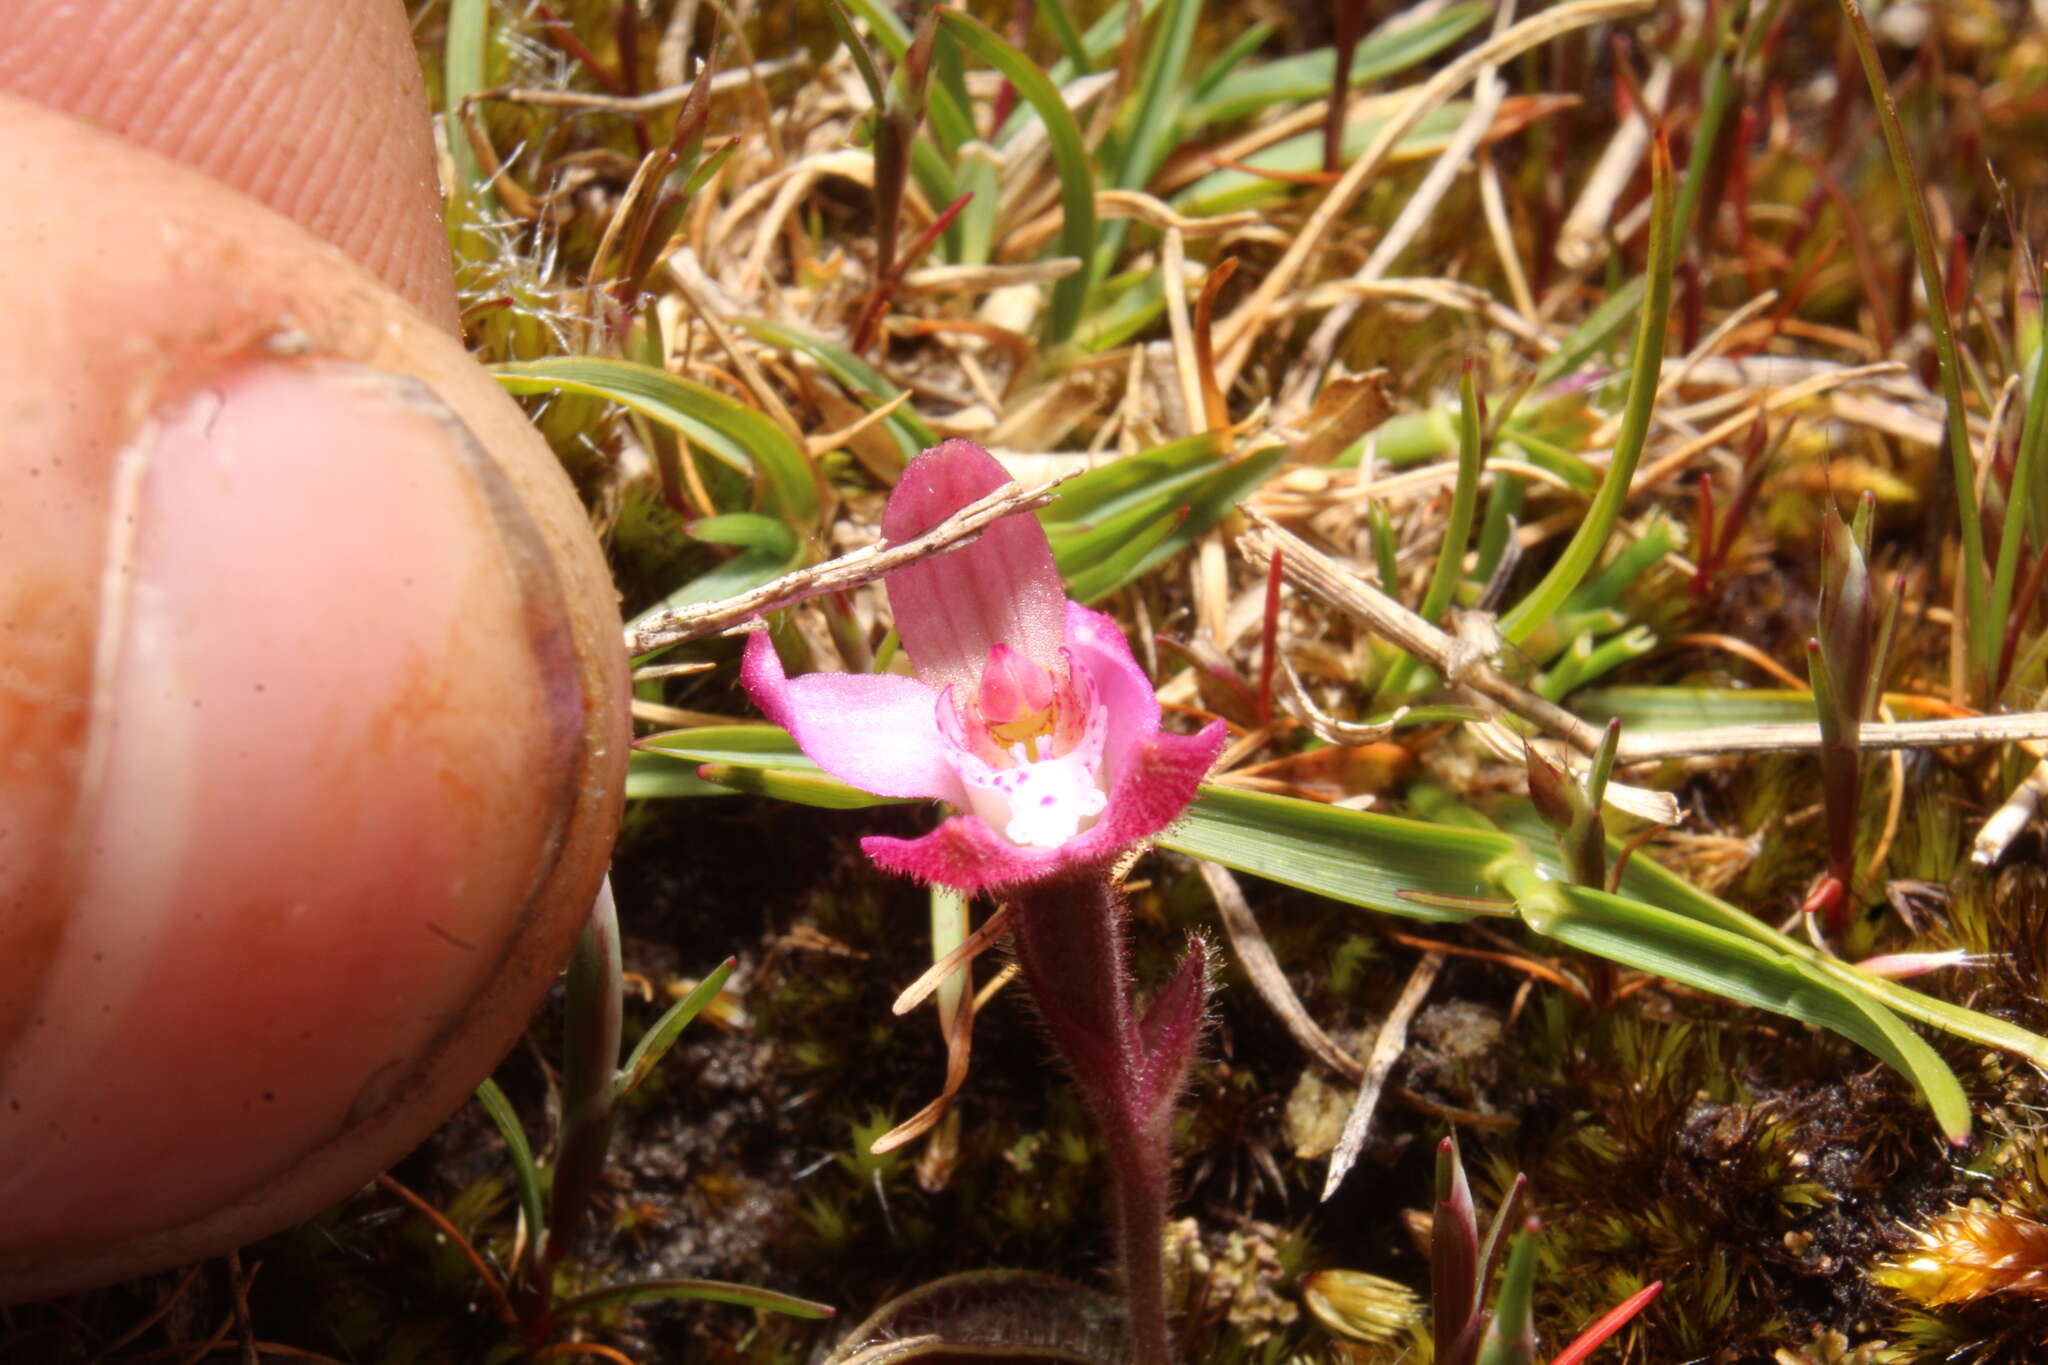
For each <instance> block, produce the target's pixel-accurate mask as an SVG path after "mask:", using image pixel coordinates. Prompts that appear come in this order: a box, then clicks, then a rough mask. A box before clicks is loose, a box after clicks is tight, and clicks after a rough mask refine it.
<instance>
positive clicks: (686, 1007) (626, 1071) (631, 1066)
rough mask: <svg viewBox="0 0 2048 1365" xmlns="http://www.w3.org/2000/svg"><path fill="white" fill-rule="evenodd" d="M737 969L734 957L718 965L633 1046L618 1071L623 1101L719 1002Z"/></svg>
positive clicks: (671, 1006)
mask: <svg viewBox="0 0 2048 1365" xmlns="http://www.w3.org/2000/svg"><path fill="white" fill-rule="evenodd" d="M738 965H739V959H738V958H732V957H729V958H727V959H726V960H725V961H723V962H721V963H719V964H718V966H716V967H715V968H713V969H712V972H711V975H709V976H707V977H705V978H704V979H703V980H702V981H699V982H698V983H697V984H696V986H695V987H694V988H693V989H692V990H691V991H690V993H689V994H688V995H685V996H684V997H683V998H682V999H680V1000H678V1001H676V1002H675V1004H673V1005H670V1006H669V1007H668V1009H667V1010H665V1011H664V1012H663V1013H662V1016H661V1018H659V1019H657V1020H655V1021H654V1023H653V1025H652V1026H650V1027H649V1028H648V1030H647V1032H645V1033H643V1034H641V1035H640V1041H639V1042H637V1043H635V1044H633V1051H632V1053H631V1054H630V1055H629V1056H628V1057H627V1058H626V1062H625V1065H623V1066H621V1067H620V1068H619V1081H618V1093H619V1096H620V1097H621V1098H624V1097H625V1096H627V1095H630V1094H632V1093H633V1092H634V1091H635V1090H637V1089H639V1088H640V1083H641V1082H642V1081H644V1080H646V1079H647V1077H648V1076H649V1075H651V1074H652V1073H653V1071H654V1068H655V1067H657V1066H659V1065H660V1064H661V1059H662V1058H663V1057H666V1056H667V1055H668V1050H669V1049H670V1048H672V1047H674V1046H675V1044H676V1039H678V1038H680V1037H682V1036H683V1030H684V1029H686V1028H688V1027H689V1026H690V1021H691V1020H693V1019H695V1018H696V1017H697V1016H698V1015H699V1014H701V1013H703V1012H704V1007H705V1006H706V1005H708V1004H710V1003H711V1002H712V1001H713V1000H716V999H717V998H718V993H719V992H720V991H722V990H724V989H725V982H726V979H727V978H728V977H730V976H731V975H732V973H733V969H734V968H735V967H737V966H738Z"/></svg>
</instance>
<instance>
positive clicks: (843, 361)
mask: <svg viewBox="0 0 2048 1365" xmlns="http://www.w3.org/2000/svg"><path fill="white" fill-rule="evenodd" d="M946 202H948V203H951V202H952V201H951V200H947V201H946ZM737 325H738V326H739V327H740V329H741V330H742V331H745V332H746V333H747V334H748V335H750V336H752V337H754V338H755V339H756V340H757V341H765V342H767V343H768V344H769V345H771V346H780V347H782V348H783V349H785V350H790V351H796V352H798V353H800V354H803V355H807V356H809V357H810V358H811V359H813V360H815V361H817V362H818V364H819V365H821V366H823V367H824V370H825V373H827V374H829V375H831V376H832V377H833V378H834V379H836V380H838V381H839V382H840V384H842V385H843V386H845V388H846V390H847V392H849V393H851V394H852V395H853V396H854V397H855V398H858V399H861V400H862V401H864V402H866V403H867V405H868V407H869V409H870V410H873V409H875V408H878V407H880V406H882V404H884V403H886V402H888V401H889V400H890V399H892V398H894V397H896V396H897V395H898V394H900V393H902V392H903V390H902V389H900V388H898V387H897V386H896V385H894V384H892V383H890V382H889V381H888V380H887V379H884V378H883V377H882V374H881V371H879V370H877V369H876V368H875V367H874V366H872V365H870V364H868V363H867V361H865V360H862V359H861V358H860V357H859V356H857V355H855V354H854V353H853V352H852V351H849V350H848V349H846V347H844V346H841V345H840V344H839V343H838V342H836V341H829V340H827V339H826V338H824V337H821V336H816V335H814V334H812V333H810V332H806V331H804V330H803V329H802V328H799V327H791V326H789V325H788V324H787V323H781V322H770V321H769V320H768V319H766V318H741V319H739V320H738V324H737ZM883 425H884V426H886V427H888V428H889V430H890V432H891V433H892V434H893V435H894V436H895V437H896V444H897V446H898V448H900V449H901V450H902V451H903V458H904V459H905V460H909V459H911V458H912V457H914V456H916V455H917V454H918V452H920V451H922V450H925V449H927V448H929V447H931V446H935V445H937V444H938V443H939V434H938V433H937V432H936V431H933V430H932V429H931V427H930V426H929V425H927V424H926V422H925V420H924V419H923V418H922V417H919V416H918V415H917V414H916V413H915V412H914V411H912V410H911V408H910V406H909V405H908V404H905V405H904V406H903V407H900V408H898V409H896V411H895V412H893V413H891V414H890V415H889V416H888V417H886V418H884V419H883Z"/></svg>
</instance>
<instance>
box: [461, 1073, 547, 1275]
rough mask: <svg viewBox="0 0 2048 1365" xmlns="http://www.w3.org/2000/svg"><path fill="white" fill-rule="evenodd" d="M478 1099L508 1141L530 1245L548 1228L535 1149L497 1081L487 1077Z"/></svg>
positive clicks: (508, 1150) (478, 1088)
mask: <svg viewBox="0 0 2048 1365" xmlns="http://www.w3.org/2000/svg"><path fill="white" fill-rule="evenodd" d="M476 1100H477V1103H478V1104H481V1105H482V1106H483V1107H484V1112H485V1113H486V1114H489V1115H490V1116H491V1123H492V1124H493V1125H495V1126H496V1128H497V1130H498V1136H499V1137H502V1138H503V1139H505V1153H506V1155H508V1156H510V1157H511V1158H512V1183H513V1185H514V1186H515V1187H516V1188H517V1189H518V1191H519V1211H520V1213H521V1214H523V1215H524V1216H525V1218H526V1240H527V1241H528V1242H529V1243H531V1242H532V1241H533V1240H534V1239H535V1238H536V1237H539V1236H540V1235H541V1233H542V1232H543V1231H545V1230H546V1228H547V1221H546V1215H545V1214H544V1213H542V1209H544V1208H545V1207H546V1201H545V1200H544V1199H543V1198H542V1195H541V1189H540V1169H539V1168H538V1167H536V1166H535V1165H534V1164H533V1146H532V1144H530V1143H528V1142H527V1140H526V1128H525V1126H524V1125H523V1124H521V1123H520V1122H519V1114H518V1112H517V1111H516V1110H514V1109H513V1108H512V1101H510V1100H508V1099H506V1098H505V1092H504V1091H502V1090H500V1089H499V1088H498V1083H497V1082H496V1081H494V1080H492V1079H491V1078H490V1077H489V1076H486V1077H484V1079H483V1083H482V1084H480V1085H478V1086H477V1088H476Z"/></svg>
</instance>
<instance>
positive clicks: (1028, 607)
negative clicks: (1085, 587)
mask: <svg viewBox="0 0 2048 1365" xmlns="http://www.w3.org/2000/svg"><path fill="white" fill-rule="evenodd" d="M1009 481H1010V476H1009V475H1008V474H1007V473H1005V472H1004V471H1003V467H1002V466H1001V465H1000V464H997V463H996V459H995V456H993V455H991V454H989V453H988V452H987V451H986V450H983V449H982V448H981V447H980V446H978V445H976V444H974V442H972V441H957V440H956V441H947V442H945V443H944V444H942V445H937V446H933V447H932V448H931V449H930V450H927V451H926V452H925V453H924V454H922V455H920V456H918V457H917V458H916V459H915V460H912V461H911V462H910V466H909V468H907V469H905V470H904V471H903V477H902V479H901V480H900V481H898V483H897V485H896V491H895V492H894V493H892V494H890V495H889V505H888V507H887V508H885V509H884V510H883V512H882V536H883V538H884V539H885V540H887V541H888V542H889V543H891V544H896V545H900V544H902V543H903V542H904V541H906V540H912V539H915V538H916V537H918V536H920V535H923V534H924V533H925V532H926V531H929V530H931V529H932V527H934V526H937V525H938V524H939V523H940V522H942V521H944V520H945V519H946V518H947V517H949V516H951V515H952V514H953V513H955V512H957V511H959V510H960V509H961V508H962V507H965V506H966V505H967V504H968V503H970V502H974V501H976V500H977V499H979V498H982V497H985V496H987V495H988V494H990V493H993V492H994V491H995V490H996V489H998V488H1001V487H1002V486H1003V485H1004V484H1006V483H1008V482H1009ZM888 588H889V606H890V609H891V610H892V611H893V612H894V613H895V616H896V629H897V631H898V632H899V633H900V634H901V635H902V637H903V648H904V650H905V651H906V652H907V653H908V654H909V655H910V662H911V665H912V667H914V668H915V669H916V670H917V676H918V677H919V678H920V679H922V680H923V681H925V682H928V683H931V684H933V685H934V686H937V687H944V686H946V685H948V684H957V685H960V686H963V687H970V688H971V687H973V686H974V685H975V684H976V683H978V682H979V681H980V680H981V670H982V665H983V664H984V663H986V662H987V660H988V654H989V650H990V649H991V648H993V647H994V646H995V645H997V644H1006V645H1008V646H1010V648H1012V649H1014V650H1016V651H1017V652H1018V653H1020V654H1022V655H1024V656H1025V657H1026V658H1028V659H1030V660H1032V661H1033V662H1034V663H1037V664H1039V665H1041V666H1043V667H1047V668H1050V667H1052V666H1053V665H1054V664H1056V663H1058V661H1059V648H1060V643H1061V637H1062V635H1063V634H1064V631H1063V629H1062V624H1063V623H1062V614H1063V613H1064V611H1065V609H1066V602H1067V598H1066V592H1065V590H1064V589H1063V588H1062V587H1061V586H1060V575H1059V570H1058V569H1057V568H1056V567H1054V565H1053V560H1052V546H1051V544H1050V543H1048V542H1047V540H1046V538H1045V530H1044V528H1043V527H1041V526H1040V525H1039V524H1038V518H1036V517H1034V516H1032V515H1031V514H1029V513H1024V514H1021V515H1018V516H1010V517H1004V518H1003V519H1002V520H1001V521H999V522H997V523H996V524H995V525H993V526H991V527H989V528H988V529H987V530H985V531H983V532H982V533H981V537H980V539H978V540H976V541H975V542H974V543H973V544H971V545H965V546H962V547H961V548H959V549H957V550H950V551H948V552H947V553H945V554H943V555H940V556H938V557H937V558H935V559H927V560H924V561H922V562H920V563H917V564H912V565H910V566H908V567H907V568H902V569H898V570H897V571H896V572H894V573H892V574H890V575H889V577H888Z"/></svg>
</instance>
